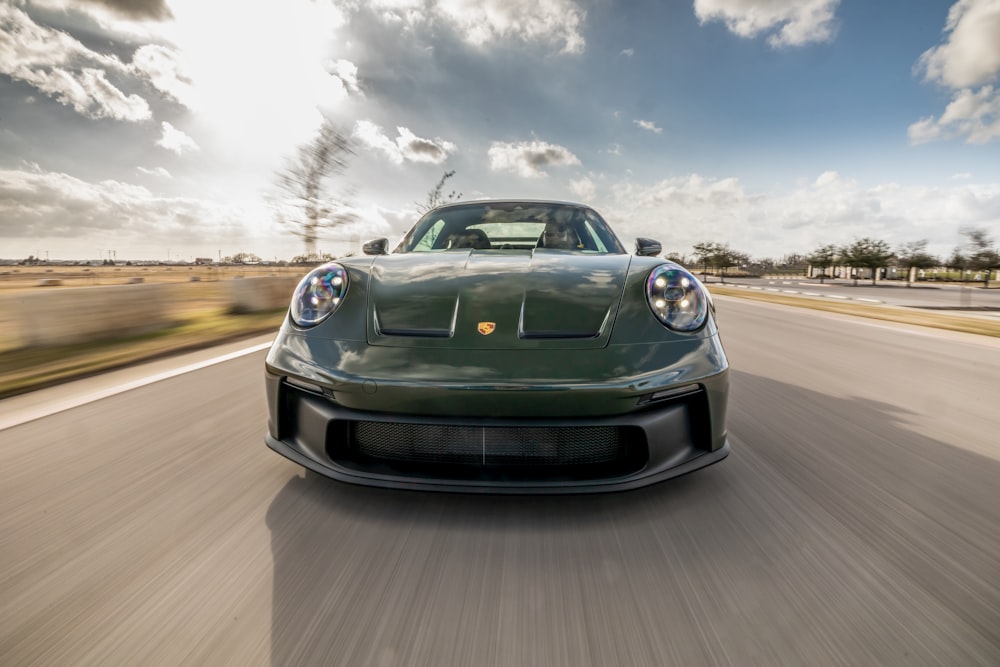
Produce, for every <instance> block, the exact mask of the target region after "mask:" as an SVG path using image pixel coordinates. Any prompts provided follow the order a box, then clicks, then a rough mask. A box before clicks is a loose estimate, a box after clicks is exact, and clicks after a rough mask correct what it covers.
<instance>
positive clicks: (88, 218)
mask: <svg viewBox="0 0 1000 667" xmlns="http://www.w3.org/2000/svg"><path fill="white" fill-rule="evenodd" d="M242 214H243V212H241V211H239V210H237V209H235V208H228V207H220V206H217V205H215V204H210V203H207V202H203V201H199V200H194V199H188V198H179V197H174V198H164V197H158V196H156V195H154V194H153V193H151V192H150V191H149V190H147V189H146V188H144V187H141V186H137V185H130V184H128V183H122V182H120V181H111V180H108V181H102V182H100V183H89V182H86V181H83V180H80V179H78V178H75V177H73V176H70V175H68V174H64V173H58V172H50V171H44V170H42V169H39V168H37V166H36V165H26V168H25V169H21V170H0V219H2V220H3V221H4V224H3V227H2V236H3V237H5V238H8V239H16V238H66V239H86V238H92V237H94V236H95V235H96V236H100V235H102V234H114V235H116V236H118V237H119V238H120V241H121V242H122V243H124V242H125V241H126V240H128V239H132V240H134V239H142V238H143V237H155V238H159V239H164V240H167V239H170V238H171V236H174V235H179V236H182V237H185V238H196V237H201V236H202V234H204V235H206V236H207V235H215V234H219V233H220V230H222V229H226V228H229V227H232V226H234V225H238V224H240V221H241V220H242V218H241V217H240V216H241V215H242ZM179 240H180V239H179V238H178V241H179Z"/></svg>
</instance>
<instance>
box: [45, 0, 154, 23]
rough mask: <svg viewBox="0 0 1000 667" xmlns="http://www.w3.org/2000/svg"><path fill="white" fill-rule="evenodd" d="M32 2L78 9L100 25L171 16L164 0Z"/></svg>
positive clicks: (56, 0) (50, 7) (62, 8)
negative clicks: (138, 0)
mask: <svg viewBox="0 0 1000 667" xmlns="http://www.w3.org/2000/svg"><path fill="white" fill-rule="evenodd" d="M31 3H32V4H35V5H38V6H40V7H47V8H49V9H55V10H59V11H70V10H75V11H80V12H84V13H86V14H88V15H90V16H91V17H92V18H93V19H94V20H96V21H98V23H100V24H101V25H109V24H111V23H113V22H114V21H116V20H126V21H165V20H167V19H170V18H172V17H173V14H172V13H171V12H170V7H168V6H167V2H166V0H143V1H142V2H136V1H135V0H31Z"/></svg>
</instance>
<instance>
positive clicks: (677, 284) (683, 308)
mask: <svg viewBox="0 0 1000 667" xmlns="http://www.w3.org/2000/svg"><path fill="white" fill-rule="evenodd" d="M709 299H710V297H709V295H708V290H706V289H705V287H704V286H703V285H702V284H701V283H700V282H699V281H698V279H697V278H695V277H694V276H693V275H691V274H690V273H688V272H687V271H685V270H684V269H682V268H681V267H679V266H677V265H676V264H664V265H663V266H658V267H656V268H655V269H653V270H652V271H651V272H650V274H649V278H647V279H646V301H647V302H648V303H649V307H650V309H652V311H653V313H654V314H655V315H656V317H657V318H659V320H660V321H661V322H663V324H665V325H667V326H668V327H670V328H671V329H673V330H674V331H694V330H695V329H699V328H701V325H703V324H704V323H705V318H707V317H708V308H709Z"/></svg>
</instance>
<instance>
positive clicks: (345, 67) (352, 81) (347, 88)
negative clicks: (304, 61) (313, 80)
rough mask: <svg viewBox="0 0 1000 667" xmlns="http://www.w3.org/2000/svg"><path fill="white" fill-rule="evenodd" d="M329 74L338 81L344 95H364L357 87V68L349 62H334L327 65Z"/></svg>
mask: <svg viewBox="0 0 1000 667" xmlns="http://www.w3.org/2000/svg"><path fill="white" fill-rule="evenodd" d="M328 69H329V71H330V74H331V75H332V76H333V77H334V78H335V79H337V80H338V81H340V85H341V86H342V87H343V89H344V94H345V95H351V94H353V95H364V93H363V92H362V91H361V87H360V86H358V66H357V65H355V64H354V63H352V62H351V61H350V60H336V61H333V62H331V63H330V65H329V68H328Z"/></svg>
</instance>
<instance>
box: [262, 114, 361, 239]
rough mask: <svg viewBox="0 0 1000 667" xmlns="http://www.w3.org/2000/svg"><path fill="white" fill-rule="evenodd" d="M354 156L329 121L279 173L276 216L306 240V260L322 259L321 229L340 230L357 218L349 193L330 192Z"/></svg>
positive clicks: (340, 133) (302, 146)
mask: <svg viewBox="0 0 1000 667" xmlns="http://www.w3.org/2000/svg"><path fill="white" fill-rule="evenodd" d="M352 155H354V149H353V148H352V146H351V141H350V139H349V137H347V136H346V135H345V134H343V133H342V132H340V131H339V130H338V129H337V128H336V127H335V126H334V125H333V124H332V123H331V122H330V121H329V120H327V121H324V122H323V125H322V126H321V127H320V128H319V130H318V131H317V133H316V136H315V137H313V138H312V140H310V141H309V142H307V143H305V144H302V145H301V146H299V147H298V150H297V151H296V153H295V155H294V157H292V158H290V159H289V160H288V161H287V162H286V164H285V167H284V169H283V170H282V171H280V172H279V173H278V197H277V199H278V200H279V201H277V202H276V207H275V209H276V217H277V220H278V223H280V224H282V225H285V226H286V227H287V228H288V231H289V233H291V234H293V235H295V236H297V237H299V238H300V239H302V241H303V242H304V243H305V255H306V257H309V258H318V257H319V256H318V254H317V252H316V242H317V240H318V239H319V233H320V230H322V229H330V228H334V227H339V226H341V225H344V224H347V223H349V222H353V221H354V220H355V219H356V218H357V216H356V215H355V214H354V213H353V212H352V211H351V210H350V204H349V202H350V193H349V192H348V191H347V190H342V191H341V192H340V194H339V195H338V196H334V195H332V194H331V193H330V192H329V188H330V187H331V183H332V181H333V180H334V179H336V178H337V177H338V176H340V175H342V174H343V173H344V171H345V170H346V169H347V163H348V160H349V158H350V157H351V156H352Z"/></svg>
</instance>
